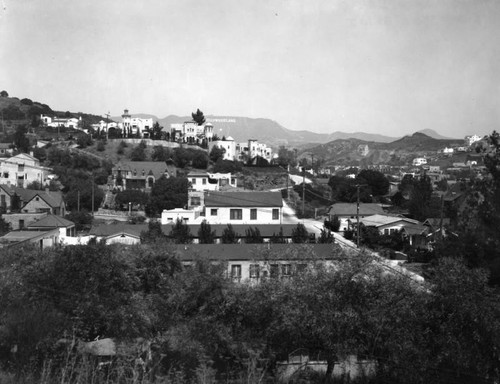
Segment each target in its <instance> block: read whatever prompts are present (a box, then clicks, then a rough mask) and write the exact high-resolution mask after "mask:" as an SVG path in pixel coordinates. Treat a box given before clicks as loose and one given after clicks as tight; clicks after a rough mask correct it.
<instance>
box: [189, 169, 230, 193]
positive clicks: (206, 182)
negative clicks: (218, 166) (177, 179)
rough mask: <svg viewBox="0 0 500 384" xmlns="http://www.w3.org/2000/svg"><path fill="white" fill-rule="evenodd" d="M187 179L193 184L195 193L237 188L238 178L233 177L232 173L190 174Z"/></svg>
mask: <svg viewBox="0 0 500 384" xmlns="http://www.w3.org/2000/svg"><path fill="white" fill-rule="evenodd" d="M187 178H188V180H189V182H190V183H191V189H193V190H195V191H219V190H220V189H221V188H223V187H226V186H230V187H236V177H231V172H229V173H208V172H189V173H188V175H187Z"/></svg>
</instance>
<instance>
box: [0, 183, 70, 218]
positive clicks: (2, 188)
mask: <svg viewBox="0 0 500 384" xmlns="http://www.w3.org/2000/svg"><path fill="white" fill-rule="evenodd" d="M15 196H16V197H17V198H18V207H16V208H17V211H19V212H22V213H48V214H51V215H58V216H64V215H66V204H65V203H64V200H63V197H62V193H61V192H59V191H50V190H49V189H48V188H47V189H46V190H44V191H41V190H36V189H25V188H19V187H15V186H11V185H5V184H0V211H1V212H4V213H10V212H11V211H12V210H13V207H12V204H13V202H14V199H15Z"/></svg>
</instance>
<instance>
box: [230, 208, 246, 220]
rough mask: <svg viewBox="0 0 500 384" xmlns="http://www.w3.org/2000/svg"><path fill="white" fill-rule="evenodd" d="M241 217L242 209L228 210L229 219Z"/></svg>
mask: <svg viewBox="0 0 500 384" xmlns="http://www.w3.org/2000/svg"><path fill="white" fill-rule="evenodd" d="M242 218H243V211H242V210H241V209H231V210H230V211H229V219H230V220H241V219H242Z"/></svg>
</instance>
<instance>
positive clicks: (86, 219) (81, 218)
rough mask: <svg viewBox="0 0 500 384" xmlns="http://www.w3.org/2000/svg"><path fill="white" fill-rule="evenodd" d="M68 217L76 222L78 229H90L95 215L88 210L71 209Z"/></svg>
mask: <svg viewBox="0 0 500 384" xmlns="http://www.w3.org/2000/svg"><path fill="white" fill-rule="evenodd" d="M66 219H68V220H70V221H72V222H73V223H75V229H76V230H77V231H83V230H86V229H87V230H88V229H90V226H91V225H92V220H93V217H92V215H91V214H90V213H89V212H88V211H86V210H83V211H80V212H78V211H71V212H70V213H68V214H67V215H66Z"/></svg>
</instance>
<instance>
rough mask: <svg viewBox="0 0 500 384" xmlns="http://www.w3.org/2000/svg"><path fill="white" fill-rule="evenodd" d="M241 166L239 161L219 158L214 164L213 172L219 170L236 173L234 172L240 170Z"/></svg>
mask: <svg viewBox="0 0 500 384" xmlns="http://www.w3.org/2000/svg"><path fill="white" fill-rule="evenodd" d="M241 170H242V166H241V164H240V163H239V162H237V161H231V160H222V159H219V160H217V162H216V163H215V165H214V172H216V173H217V172H220V173H229V172H231V173H236V172H241Z"/></svg>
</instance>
